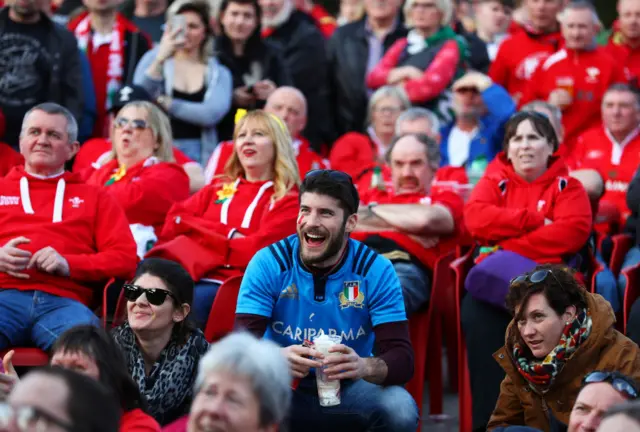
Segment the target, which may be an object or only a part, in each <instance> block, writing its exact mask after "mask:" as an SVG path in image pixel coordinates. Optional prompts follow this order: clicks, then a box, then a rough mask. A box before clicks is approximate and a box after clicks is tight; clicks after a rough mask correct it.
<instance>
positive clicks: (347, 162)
mask: <svg viewBox="0 0 640 432" xmlns="http://www.w3.org/2000/svg"><path fill="white" fill-rule="evenodd" d="M410 106H411V102H409V99H407V95H406V93H405V92H404V90H402V89H401V88H398V87H394V86H384V87H382V88H381V89H378V90H377V91H376V92H375V93H374V94H373V95H371V99H369V107H368V110H367V111H368V114H367V130H366V132H365V133H359V132H348V133H346V134H344V135H343V136H341V137H340V138H338V139H337V140H336V142H335V143H333V146H332V147H331V152H330V153H329V165H331V168H333V169H335V170H338V171H343V172H346V173H347V174H349V175H350V176H351V178H352V179H353V180H354V183H356V182H357V180H358V176H359V175H360V174H362V173H363V172H364V171H366V170H368V169H371V168H373V167H374V166H376V165H377V164H384V157H385V153H386V151H387V148H388V147H389V145H390V144H391V141H393V137H394V136H395V131H396V130H395V128H396V120H397V119H398V117H399V116H400V114H402V113H403V112H404V111H405V110H406V109H408V108H409V107H410Z"/></svg>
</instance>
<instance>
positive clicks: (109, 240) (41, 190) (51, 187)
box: [0, 166, 138, 304]
mask: <svg viewBox="0 0 640 432" xmlns="http://www.w3.org/2000/svg"><path fill="white" fill-rule="evenodd" d="M0 194H1V195H0V209H2V211H0V245H4V244H6V243H7V242H8V241H9V240H11V239H13V238H16V237H19V236H24V237H27V238H28V239H30V240H31V242H30V243H27V244H23V245H20V248H21V249H24V250H28V251H29V252H31V253H35V252H37V251H38V250H40V249H42V248H44V247H47V246H51V247H52V248H54V249H55V250H56V251H57V252H58V253H59V254H60V255H62V256H63V257H64V258H65V259H66V260H67V262H68V264H69V270H70V276H69V277H61V276H57V275H51V274H48V273H44V272H41V271H39V270H36V269H30V270H26V271H25V273H27V274H28V275H29V276H30V277H29V279H17V278H14V277H13V276H9V275H8V274H7V273H3V272H0V287H3V288H15V289H18V290H25V291H26V290H37V291H42V292H46V293H49V294H54V295H57V296H60V297H66V298H71V299H74V300H77V301H80V302H82V303H84V304H88V303H89V302H90V301H91V299H92V296H93V289H95V288H99V289H101V288H102V284H104V283H106V282H107V281H108V280H109V279H111V278H120V279H128V278H130V277H131V276H133V274H134V272H135V270H136V264H137V262H138V257H137V255H136V244H135V242H134V240H133V236H132V235H131V231H130V230H129V223H128V222H127V218H126V216H125V214H124V211H123V210H122V208H121V207H120V206H119V205H118V203H117V202H116V201H115V200H114V199H113V197H111V196H110V195H109V194H108V193H107V192H106V191H105V190H104V189H102V188H98V187H95V186H91V185H87V184H84V183H83V182H82V181H81V179H80V178H79V176H77V175H76V174H72V173H69V172H65V173H64V174H62V175H60V176H57V177H54V178H47V179H41V178H37V177H34V176H32V175H30V174H27V173H26V172H25V171H24V168H23V167H21V166H20V167H15V168H14V169H13V170H12V171H11V172H10V173H9V174H8V175H7V176H6V177H5V178H3V179H0ZM58 206H59V207H58Z"/></svg>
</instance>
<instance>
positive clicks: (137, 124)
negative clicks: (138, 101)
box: [114, 117, 148, 130]
mask: <svg viewBox="0 0 640 432" xmlns="http://www.w3.org/2000/svg"><path fill="white" fill-rule="evenodd" d="M114 124H115V126H116V128H118V129H123V128H125V127H127V126H131V128H132V129H135V130H143V129H146V128H147V127H148V125H147V122H146V121H145V120H142V119H132V120H129V119H128V118H126V117H118V118H117V119H116V121H115V122H114Z"/></svg>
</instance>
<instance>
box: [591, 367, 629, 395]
mask: <svg viewBox="0 0 640 432" xmlns="http://www.w3.org/2000/svg"><path fill="white" fill-rule="evenodd" d="M600 382H607V383H609V384H611V386H612V387H613V388H614V389H616V390H617V391H619V392H620V393H623V394H624V395H626V396H627V397H628V398H629V399H636V398H637V397H638V390H636V387H635V384H633V383H631V382H629V380H627V379H624V378H623V377H621V376H620V375H619V374H613V373H611V372H601V371H596V372H591V373H590V374H588V375H587V376H585V377H584V380H583V381H582V384H583V385H584V384H593V383H600Z"/></svg>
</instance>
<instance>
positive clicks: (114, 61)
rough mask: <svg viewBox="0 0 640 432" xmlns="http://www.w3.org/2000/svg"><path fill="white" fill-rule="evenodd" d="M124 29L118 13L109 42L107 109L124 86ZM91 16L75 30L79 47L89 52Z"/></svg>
mask: <svg viewBox="0 0 640 432" xmlns="http://www.w3.org/2000/svg"><path fill="white" fill-rule="evenodd" d="M124 31H125V23H124V20H123V18H122V16H120V14H118V15H117V16H116V21H115V23H114V25H113V30H112V32H111V43H110V44H109V57H108V58H109V67H108V68H107V98H106V107H105V108H106V109H107V110H108V109H109V108H111V104H112V102H113V100H114V98H115V95H116V94H117V92H118V90H119V89H120V87H122V79H123V74H124ZM92 34H93V33H92V31H91V18H89V15H88V14H87V16H86V17H84V18H83V19H82V21H80V22H79V23H78V26H77V27H76V30H75V36H76V39H78V47H79V48H80V49H81V50H82V51H83V52H85V53H86V52H87V50H88V49H89V42H90V41H89V38H90V37H91V36H92Z"/></svg>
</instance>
